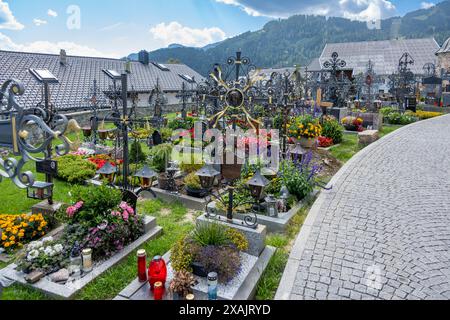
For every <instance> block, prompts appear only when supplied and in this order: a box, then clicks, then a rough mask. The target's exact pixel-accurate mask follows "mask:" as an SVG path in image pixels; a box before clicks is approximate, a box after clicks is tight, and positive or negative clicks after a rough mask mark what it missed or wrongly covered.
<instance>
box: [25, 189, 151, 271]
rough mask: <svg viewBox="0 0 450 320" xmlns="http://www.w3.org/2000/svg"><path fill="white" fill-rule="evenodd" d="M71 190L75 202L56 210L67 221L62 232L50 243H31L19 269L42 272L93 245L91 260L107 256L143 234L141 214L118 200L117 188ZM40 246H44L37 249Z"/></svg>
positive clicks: (56, 269)
mask: <svg viewBox="0 0 450 320" xmlns="http://www.w3.org/2000/svg"><path fill="white" fill-rule="evenodd" d="M73 192H74V198H75V199H76V202H75V204H74V205H72V206H64V207H62V208H61V210H60V212H59V213H58V215H59V218H60V219H61V220H62V221H64V222H66V224H67V225H66V227H65V228H64V230H63V232H62V233H61V234H60V235H59V236H58V238H57V239H52V240H51V241H48V242H49V245H46V241H44V240H42V242H32V243H30V244H29V245H28V246H27V247H26V250H25V253H24V255H23V256H22V257H21V258H20V259H19V263H18V266H19V269H20V270H21V271H23V272H25V273H30V272H33V271H41V272H43V273H45V274H49V273H52V272H55V271H58V270H59V269H61V268H64V267H67V266H68V264H69V260H70V258H75V257H79V256H80V254H81V251H82V250H83V249H87V248H89V249H92V257H93V259H94V261H96V260H97V261H98V260H102V259H107V258H108V257H110V256H112V255H113V254H115V253H116V252H118V251H120V250H122V249H123V248H124V247H125V246H126V245H128V244H130V243H131V242H133V241H134V240H136V239H137V238H139V237H140V236H141V235H142V234H143V222H142V218H141V217H138V216H137V215H136V214H135V212H134V209H133V208H131V207H130V206H129V205H128V204H127V203H125V202H121V197H122V195H121V192H120V191H118V190H112V189H109V188H106V187H98V188H88V189H81V188H78V189H75V190H74V191H73ZM44 245H45V246H44ZM41 248H44V250H39V251H38V250H37V249H41ZM48 248H50V249H48ZM51 248H53V249H55V248H58V250H52V249H51ZM45 249H47V250H45ZM55 252H56V253H57V254H55Z"/></svg>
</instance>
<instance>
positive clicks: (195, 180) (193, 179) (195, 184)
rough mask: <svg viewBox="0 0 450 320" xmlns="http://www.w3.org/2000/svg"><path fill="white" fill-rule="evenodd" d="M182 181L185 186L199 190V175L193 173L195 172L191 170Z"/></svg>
mask: <svg viewBox="0 0 450 320" xmlns="http://www.w3.org/2000/svg"><path fill="white" fill-rule="evenodd" d="M184 183H185V185H186V187H188V188H190V189H193V190H201V189H202V185H201V183H200V177H199V176H197V175H196V174H195V172H192V173H190V174H188V175H187V176H186V177H185V178H184Z"/></svg>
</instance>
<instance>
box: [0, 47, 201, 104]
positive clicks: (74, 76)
mask: <svg viewBox="0 0 450 320" xmlns="http://www.w3.org/2000/svg"><path fill="white" fill-rule="evenodd" d="M166 66H167V67H168V68H169V70H170V71H162V70H160V69H159V68H157V67H156V66H155V65H153V64H152V63H150V64H148V65H144V64H142V63H140V62H137V61H132V62H131V73H130V74H129V78H128V79H129V80H128V81H129V84H128V85H129V90H132V89H133V90H136V91H139V92H150V91H151V90H152V89H153V88H154V86H155V85H156V81H157V79H158V78H159V81H160V85H161V87H162V89H163V90H164V91H178V90H180V89H181V86H182V83H183V82H186V81H185V80H183V79H182V78H181V77H180V76H179V75H180V74H186V75H189V76H190V77H194V79H195V80H196V81H201V79H203V77H202V76H201V75H200V74H199V73H197V72H196V71H194V70H192V69H191V68H189V67H188V66H186V65H184V64H166ZM30 68H34V69H48V70H50V71H51V72H52V73H53V74H54V75H55V76H56V77H57V78H58V80H59V84H55V85H51V93H52V101H53V103H54V104H55V106H56V107H57V108H64V109H66V108H77V107H79V106H81V105H82V104H83V101H84V99H85V98H86V97H88V96H89V95H90V93H89V92H90V88H91V87H92V84H93V81H94V79H95V80H97V85H98V87H99V90H101V91H106V90H108V88H109V86H110V85H111V81H110V80H109V78H107V76H106V75H105V74H104V73H103V71H102V70H103V69H113V70H116V71H118V72H119V73H122V72H125V61H124V60H119V59H108V58H93V57H76V56H67V64H66V65H61V64H60V58H59V55H52V54H39V53H24V52H11V51H1V50H0V84H1V83H3V82H4V81H6V80H8V79H16V80H19V81H22V83H23V84H24V85H25V88H26V91H25V94H24V95H23V96H21V97H20V98H19V99H18V100H19V102H20V103H22V104H24V105H25V106H34V105H36V104H37V103H38V102H39V101H40V100H41V94H40V92H41V85H40V84H39V83H38V82H37V81H35V79H34V78H33V77H32V75H31V74H30V73H29V72H28V69H30Z"/></svg>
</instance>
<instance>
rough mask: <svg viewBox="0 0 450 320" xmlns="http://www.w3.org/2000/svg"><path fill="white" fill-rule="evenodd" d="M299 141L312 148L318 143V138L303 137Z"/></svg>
mask: <svg viewBox="0 0 450 320" xmlns="http://www.w3.org/2000/svg"><path fill="white" fill-rule="evenodd" d="M298 141H299V143H300V145H301V146H302V147H303V148H306V149H311V148H312V147H314V146H315V145H316V144H317V138H313V139H308V138H301V139H300V140H298Z"/></svg>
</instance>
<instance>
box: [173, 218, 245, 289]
mask: <svg viewBox="0 0 450 320" xmlns="http://www.w3.org/2000/svg"><path fill="white" fill-rule="evenodd" d="M247 249H248V240H247V239H246V238H245V236H244V235H243V234H242V233H241V232H239V231H237V230H236V229H233V228H228V227H224V226H222V225H219V224H215V223H205V224H200V225H198V226H197V228H196V229H195V230H194V232H193V233H191V234H190V235H188V236H187V237H185V238H182V239H180V240H179V241H178V242H177V243H176V244H175V245H174V247H173V248H172V255H171V264H172V267H173V269H174V270H175V271H182V270H184V271H189V272H192V273H193V274H194V275H196V276H199V277H206V276H207V275H208V273H209V272H217V273H218V274H219V282H221V283H228V282H230V281H231V280H233V278H234V277H235V276H236V275H237V274H238V273H239V270H240V268H241V265H242V261H241V255H240V253H241V252H243V251H246V250H247Z"/></svg>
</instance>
